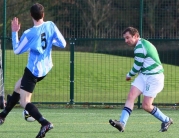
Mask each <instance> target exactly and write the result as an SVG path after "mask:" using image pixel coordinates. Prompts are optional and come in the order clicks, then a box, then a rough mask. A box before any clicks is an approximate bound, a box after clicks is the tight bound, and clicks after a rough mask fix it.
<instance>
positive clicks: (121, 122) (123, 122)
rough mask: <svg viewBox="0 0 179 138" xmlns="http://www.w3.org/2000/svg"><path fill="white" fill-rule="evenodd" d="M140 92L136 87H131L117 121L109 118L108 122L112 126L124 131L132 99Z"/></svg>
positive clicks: (132, 105)
mask: <svg viewBox="0 0 179 138" xmlns="http://www.w3.org/2000/svg"><path fill="white" fill-rule="evenodd" d="M140 94H141V91H140V90H139V89H138V88H137V87H135V86H132V87H131V89H130V92H129V94H128V97H127V100H126V103H125V106H124V108H123V110H122V113H121V116H120V119H119V121H116V120H112V119H110V120H109V123H110V124H111V125H112V126H113V127H116V128H117V129H118V130H119V131H121V132H123V131H124V128H125V126H126V124H127V121H128V119H129V117H130V114H131V113H132V110H133V107H134V101H135V99H136V98H137V97H138V96H139V95H140Z"/></svg>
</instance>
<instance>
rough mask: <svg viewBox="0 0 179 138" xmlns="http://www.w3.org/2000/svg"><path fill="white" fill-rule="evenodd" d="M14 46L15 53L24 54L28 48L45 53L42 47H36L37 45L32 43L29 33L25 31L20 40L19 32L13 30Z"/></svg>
mask: <svg viewBox="0 0 179 138" xmlns="http://www.w3.org/2000/svg"><path fill="white" fill-rule="evenodd" d="M12 46H13V50H14V53H15V54H17V55H18V54H22V53H24V52H27V51H28V50H34V51H36V52H39V53H43V52H44V51H43V49H42V47H40V46H39V47H36V45H34V46H33V45H31V42H30V40H29V38H28V37H27V33H23V34H22V36H21V38H20V40H19V39H18V32H12Z"/></svg>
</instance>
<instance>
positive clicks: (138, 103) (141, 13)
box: [137, 0, 144, 109]
mask: <svg viewBox="0 0 179 138" xmlns="http://www.w3.org/2000/svg"><path fill="white" fill-rule="evenodd" d="M143 6H144V2H143V0H140V21H139V23H140V26H139V33H140V36H141V37H142V25H143V24H142V22H143ZM140 98H141V96H140V95H139V96H138V101H137V106H138V109H139V108H140V102H141V101H140Z"/></svg>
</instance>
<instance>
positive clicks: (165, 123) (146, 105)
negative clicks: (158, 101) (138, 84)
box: [142, 96, 173, 132]
mask: <svg viewBox="0 0 179 138" xmlns="http://www.w3.org/2000/svg"><path fill="white" fill-rule="evenodd" d="M153 100H154V98H152V97H148V96H144V99H143V102H142V108H143V109H144V110H145V111H147V112H149V113H150V114H152V115H153V116H154V117H155V118H157V119H158V120H160V121H161V122H162V125H161V130H160V131H161V132H164V131H167V129H168V127H169V126H170V125H171V124H173V120H172V119H171V118H169V117H168V116H166V115H165V114H164V113H163V112H161V111H160V109H159V108H157V107H156V106H153V105H152V103H153Z"/></svg>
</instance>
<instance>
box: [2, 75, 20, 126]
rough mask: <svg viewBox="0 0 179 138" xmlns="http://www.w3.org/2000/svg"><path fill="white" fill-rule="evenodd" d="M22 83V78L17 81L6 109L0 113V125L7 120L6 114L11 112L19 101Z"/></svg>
mask: <svg viewBox="0 0 179 138" xmlns="http://www.w3.org/2000/svg"><path fill="white" fill-rule="evenodd" d="M20 83H21V78H20V79H19V80H18V81H17V83H16V85H15V88H14V92H13V93H12V96H10V98H9V99H8V101H7V103H6V107H5V108H4V110H3V111H2V112H1V113H0V125H2V124H3V123H4V121H5V118H6V116H7V115H8V114H9V112H10V111H11V110H12V108H13V107H14V106H15V105H16V104H17V103H18V102H19V99H20V94H19V90H20Z"/></svg>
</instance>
